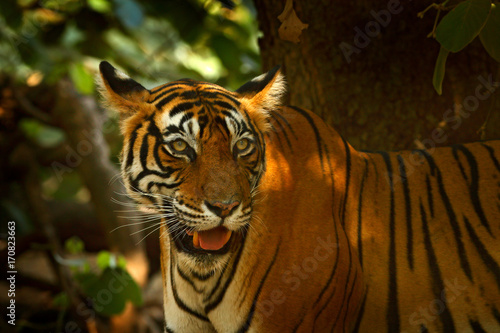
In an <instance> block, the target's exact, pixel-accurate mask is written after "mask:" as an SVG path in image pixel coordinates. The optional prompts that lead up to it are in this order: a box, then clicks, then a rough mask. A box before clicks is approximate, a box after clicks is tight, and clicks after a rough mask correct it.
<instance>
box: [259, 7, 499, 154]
mask: <svg viewBox="0 0 500 333" xmlns="http://www.w3.org/2000/svg"><path fill="white" fill-rule="evenodd" d="M254 2H255V5H256V8H257V13H258V20H259V24H260V30H261V31H263V33H264V36H263V37H262V38H261V39H260V41H259V43H260V49H261V54H262V60H263V67H264V70H267V69H269V68H271V67H272V66H274V65H276V64H282V66H283V69H284V72H285V74H286V77H287V81H288V86H289V95H288V100H287V103H289V104H292V105H295V106H299V107H303V108H306V109H310V110H312V111H314V112H315V113H317V114H319V115H320V116H321V117H322V118H323V119H324V120H325V121H326V122H327V123H329V124H330V125H333V126H334V127H335V128H336V130H337V131H338V132H340V134H341V135H342V136H343V137H345V138H346V139H347V140H348V141H349V142H350V143H351V144H353V146H354V147H356V148H357V149H371V150H375V149H411V148H415V147H422V145H425V146H426V147H427V148H429V147H431V146H432V145H436V146H440V145H449V144H453V143H457V142H467V141H475V140H478V139H480V138H481V131H480V129H481V127H482V125H483V123H484V122H485V120H486V119H487V115H488V113H489V114H490V117H489V120H488V123H487V124H486V126H484V128H485V134H486V135H484V136H483V138H487V139H488V138H499V137H500V128H499V126H497V125H495V124H498V123H499V122H498V120H499V118H500V112H499V108H500V107H499V105H498V104H499V103H498V102H497V101H498V99H499V98H498V97H497V96H498V95H499V93H500V89H496V90H495V92H494V94H490V95H491V96H488V97H486V98H484V100H481V99H479V98H478V97H477V96H476V95H477V94H478V92H477V90H476V89H479V92H480V93H484V92H485V89H486V88H485V87H484V82H483V81H488V78H490V77H491V79H493V80H494V81H500V78H499V74H498V73H499V70H498V67H499V66H498V63H496V62H495V61H494V60H493V59H492V58H491V57H490V56H489V55H488V54H487V53H486V51H485V50H484V48H483V47H482V45H481V43H480V42H479V40H478V39H476V40H475V41H474V42H473V43H472V44H470V45H468V46H467V47H466V48H465V49H463V50H462V51H460V52H458V53H455V54H450V55H449V56H448V61H447V63H446V74H445V79H444V82H443V94H442V95H441V96H439V95H438V94H437V93H436V92H435V90H434V88H433V86H432V76H433V70H434V65H435V62H436V58H437V55H438V52H439V48H440V45H439V43H438V42H437V41H436V40H434V39H431V38H427V37H426V36H427V34H429V32H431V31H432V29H433V25H434V19H435V15H436V11H435V10H434V9H432V10H430V11H428V12H427V13H426V14H425V16H424V18H423V19H419V18H418V17H417V14H418V13H419V12H421V11H422V10H424V9H425V8H426V7H427V6H428V5H429V4H431V1H424V2H416V1H413V2H408V1H401V3H399V2H398V1H397V0H387V1H379V2H377V3H373V2H371V1H366V0H364V1H363V0H356V1H344V2H340V1H336V2H333V1H328V0H323V1H306V0H294V1H293V7H294V10H295V12H296V13H297V16H298V18H299V19H300V20H301V21H302V22H304V23H306V24H308V27H307V28H306V29H305V30H304V31H302V34H301V35H300V43H298V44H295V43H292V42H288V41H284V40H281V39H280V36H279V33H278V30H279V27H280V25H281V22H280V21H279V20H278V16H279V15H280V14H281V12H282V11H283V9H284V7H285V0H276V1H272V2H271V1H265V0H255V1H254ZM391 11H392V12H393V13H391ZM384 14H385V16H384ZM387 14H389V15H390V16H389V15H387ZM444 14H446V13H444ZM444 14H443V13H442V14H441V17H442V16H443V15H444ZM376 17H378V20H377V18H376ZM367 29H368V30H367ZM377 29H378V30H377ZM363 35H365V36H366V37H362V36H363ZM360 36H361V37H360ZM354 48H355V49H356V51H353V50H354ZM343 49H344V51H343ZM346 50H350V51H351V52H352V54H350V52H348V51H346ZM480 76H481V77H482V78H483V79H478V77H480ZM491 79H490V80H491ZM478 86H483V87H482V88H477V87H478ZM469 96H472V97H469ZM476 101H478V103H475V102H476ZM476 104H477V105H476ZM476 106H477V109H476ZM460 107H462V116H460V113H459V110H460ZM467 109H469V110H467ZM449 110H450V111H449ZM490 110H491V111H490ZM452 115H456V116H457V118H454V120H453V121H448V124H446V122H443V117H448V119H449V118H450V117H451V116H452ZM437 128H440V129H443V130H444V131H445V132H441V131H440V130H436V129H437Z"/></svg>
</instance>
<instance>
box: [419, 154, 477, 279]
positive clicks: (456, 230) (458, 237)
mask: <svg viewBox="0 0 500 333" xmlns="http://www.w3.org/2000/svg"><path fill="white" fill-rule="evenodd" d="M420 152H421V153H422V154H423V155H424V157H425V159H426V160H427V163H428V164H429V166H430V168H431V172H432V174H433V175H435V177H436V180H437V185H438V191H439V195H440V196H441V200H442V201H443V204H444V207H445V209H446V213H447V214H448V220H449V221H450V225H451V229H452V230H453V236H454V237H455V241H456V242H457V247H458V249H457V251H455V252H456V253H457V254H458V258H459V259H460V266H461V267H462V270H463V271H464V273H465V274H466V275H467V278H468V279H469V280H470V281H472V271H471V269H470V265H469V262H468V260H467V252H466V251H465V246H464V243H463V241H462V232H461V231H460V227H459V225H458V221H457V216H456V214H455V212H454V211H453V207H452V205H451V203H450V198H449V197H448V194H447V193H446V190H445V189H444V185H443V176H442V175H441V170H440V169H439V168H438V167H437V166H436V163H435V162H434V158H432V156H431V155H430V154H429V153H428V152H427V151H425V150H421V151H420Z"/></svg>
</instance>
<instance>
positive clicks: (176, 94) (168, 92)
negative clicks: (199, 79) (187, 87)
mask: <svg viewBox="0 0 500 333" xmlns="http://www.w3.org/2000/svg"><path fill="white" fill-rule="evenodd" d="M165 88H168V87H165ZM176 90H181V89H180V88H179V87H173V88H171V89H165V90H164V91H162V92H161V93H159V94H158V95H156V96H155V97H154V98H153V100H152V101H151V103H154V102H156V101H158V100H159V99H160V98H162V97H163V96H165V95H167V94H170V93H173V92H174V91H176ZM153 94H154V93H153ZM174 95H175V96H178V95H179V93H175V94H174Z"/></svg>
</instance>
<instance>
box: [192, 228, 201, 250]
mask: <svg viewBox="0 0 500 333" xmlns="http://www.w3.org/2000/svg"><path fill="white" fill-rule="evenodd" d="M193 246H194V247H195V248H197V249H199V248H200V237H199V235H198V231H195V232H193Z"/></svg>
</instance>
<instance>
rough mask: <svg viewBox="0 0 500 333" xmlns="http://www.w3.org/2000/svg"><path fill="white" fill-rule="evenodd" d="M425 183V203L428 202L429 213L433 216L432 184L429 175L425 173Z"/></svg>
mask: <svg viewBox="0 0 500 333" xmlns="http://www.w3.org/2000/svg"><path fill="white" fill-rule="evenodd" d="M425 184H426V186H427V192H426V194H427V203H428V204H429V210H430V213H431V217H434V199H433V196H432V186H431V180H430V178H429V175H428V174H426V175H425Z"/></svg>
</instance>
